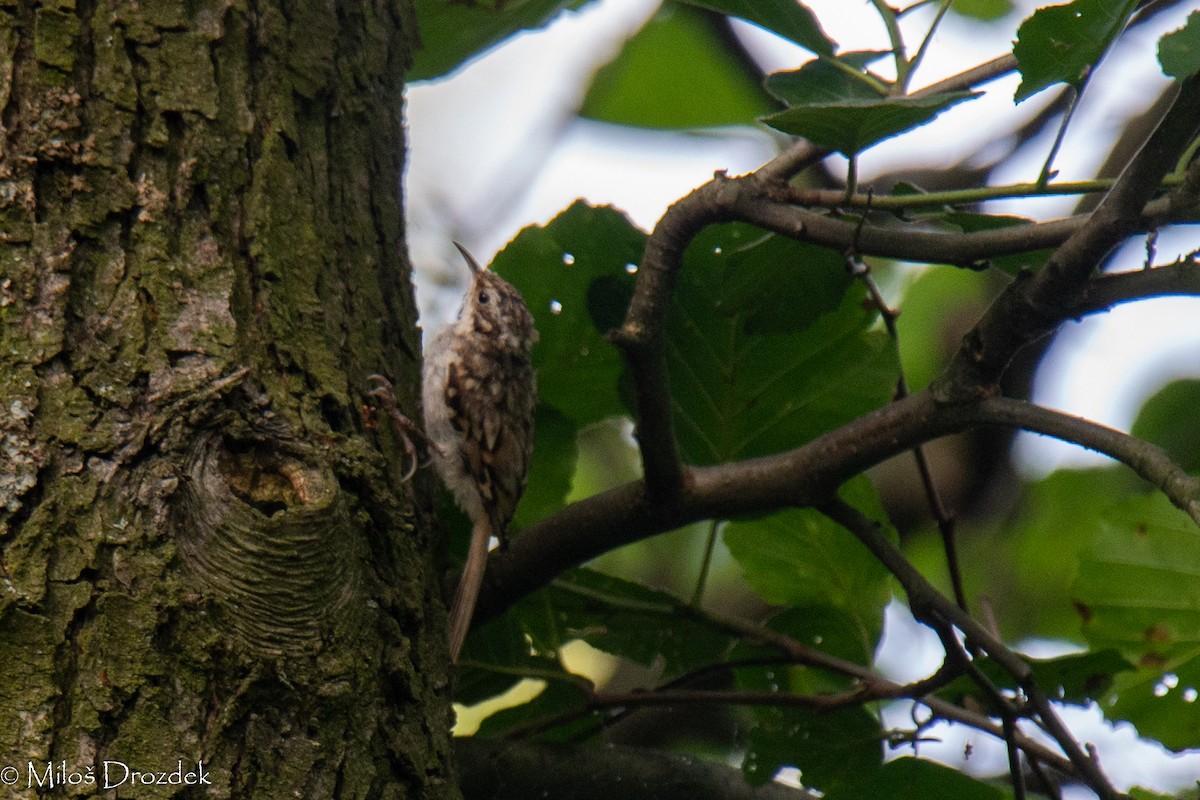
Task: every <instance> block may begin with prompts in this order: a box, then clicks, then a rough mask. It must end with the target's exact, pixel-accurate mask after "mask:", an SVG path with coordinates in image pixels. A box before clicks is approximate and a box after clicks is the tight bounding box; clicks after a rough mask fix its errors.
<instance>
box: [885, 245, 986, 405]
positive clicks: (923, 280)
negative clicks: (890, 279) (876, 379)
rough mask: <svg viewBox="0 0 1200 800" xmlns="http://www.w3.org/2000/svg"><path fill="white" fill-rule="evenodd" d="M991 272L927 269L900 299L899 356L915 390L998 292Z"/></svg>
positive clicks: (958, 343)
mask: <svg viewBox="0 0 1200 800" xmlns="http://www.w3.org/2000/svg"><path fill="white" fill-rule="evenodd" d="M994 278H995V276H994V275H989V274H988V273H981V272H975V271H973V270H965V269H957V268H947V267H937V268H933V269H928V270H925V271H924V272H923V273H922V274H921V276H920V277H919V278H917V279H916V281H915V282H913V284H912V285H911V286H909V287H908V290H907V291H906V292H905V293H904V297H903V299H902V300H901V302H900V316H899V318H897V320H896V327H897V329H898V330H899V336H898V337H897V338H898V340H899V342H900V358H901V363H903V364H904V371H905V374H906V376H907V377H908V383H909V386H911V387H912V389H913V390H914V391H915V390H917V389H922V388H924V387H925V386H927V385H929V382H930V381H932V380H933V379H934V378H936V377H937V376H938V375H939V374H941V372H942V370H943V369H945V368H946V365H947V364H948V363H950V359H951V358H952V357H953V356H954V354H955V353H957V352H958V349H959V347H960V346H961V344H962V336H963V333H965V332H966V331H967V330H968V329H969V327H970V325H971V324H973V323H974V321H975V320H976V319H977V318H978V316H979V315H980V314H982V313H983V311H984V309H986V308H987V306H988V305H989V304H990V303H991V300H992V295H993V294H994V292H995V291H998V289H997V287H996V286H995V285H994Z"/></svg>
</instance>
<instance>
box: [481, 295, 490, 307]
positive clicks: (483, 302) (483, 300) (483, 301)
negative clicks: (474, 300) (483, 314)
mask: <svg viewBox="0 0 1200 800" xmlns="http://www.w3.org/2000/svg"><path fill="white" fill-rule="evenodd" d="M491 299H492V296H491V295H489V294H488V293H487V292H480V293H479V304H480V305H484V306H486V305H487V304H488V302H489V301H490V300H491Z"/></svg>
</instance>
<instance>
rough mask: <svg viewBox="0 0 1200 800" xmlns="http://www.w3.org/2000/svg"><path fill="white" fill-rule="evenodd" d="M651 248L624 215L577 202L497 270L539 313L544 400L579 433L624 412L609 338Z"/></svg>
mask: <svg viewBox="0 0 1200 800" xmlns="http://www.w3.org/2000/svg"><path fill="white" fill-rule="evenodd" d="M645 244H646V234H644V233H643V232H642V231H640V230H638V229H637V228H636V227H634V225H633V224H632V223H631V222H630V221H629V220H628V219H627V218H626V217H625V216H624V215H623V214H621V212H619V211H617V210H615V209H613V208H611V207H609V206H600V207H595V208H593V207H591V206H588V205H587V204H586V203H584V202H582V201H578V202H576V203H575V204H574V205H572V206H571V207H570V208H568V209H567V210H566V211H564V212H563V213H561V214H559V215H558V216H557V217H555V218H554V219H553V220H551V221H550V223H549V224H547V225H546V226H544V227H538V226H531V227H528V228H525V229H524V230H523V231H521V232H520V233H519V234H517V237H516V238H515V239H513V241H512V242H510V243H509V244H508V246H507V247H505V248H504V250H502V251H501V252H500V253H498V254H497V255H496V258H495V261H494V262H493V264H492V267H493V269H495V270H496V272H497V273H499V274H500V275H502V276H503V277H505V278H506V279H508V280H509V281H511V282H512V283H513V285H514V286H516V287H517V288H518V289H520V290H521V294H522V295H523V296H524V298H525V304H526V305H528V306H529V310H530V311H531V312H533V318H534V321H535V323H536V325H537V329H538V333H539V334H540V336H541V339H540V341H539V342H538V344H537V345H536V346H535V347H534V349H533V365H534V367H535V368H536V369H537V373H538V398H539V399H540V400H541V402H542V403H544V404H546V405H548V406H553V407H554V408H555V409H557V410H558V411H559V412H561V413H562V414H563V415H565V416H566V417H567V418H568V419H570V420H571V421H572V422H574V423H575V424H576V425H578V426H580V427H582V426H584V425H588V424H590V423H593V422H597V421H599V420H602V419H605V418H606V417H611V416H617V415H620V414H623V413H625V407H624V405H623V404H622V403H621V400H620V397H619V395H618V393H617V383H618V381H619V379H620V376H621V373H622V371H623V370H624V363H623V361H622V360H621V356H620V353H618V352H617V349H616V348H615V347H613V346H612V345H611V344H609V343H608V341H607V340H606V339H605V338H604V334H605V333H607V331H608V329H609V328H610V327H611V326H612V325H614V324H617V323H618V322H620V320H621V318H622V317H623V316H624V314H625V309H626V308H627V307H628V305H629V299H630V298H631V297H632V296H633V281H634V278H633V274H632V273H631V269H632V268H634V267H636V265H637V264H638V263H639V262H640V261H641V258H642V249H643V248H644V247H645Z"/></svg>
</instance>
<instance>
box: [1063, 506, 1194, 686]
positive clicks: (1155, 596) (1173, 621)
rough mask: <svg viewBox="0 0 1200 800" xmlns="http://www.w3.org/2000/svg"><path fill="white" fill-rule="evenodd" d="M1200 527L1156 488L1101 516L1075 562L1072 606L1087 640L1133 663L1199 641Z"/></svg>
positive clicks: (1162, 657) (1160, 658) (1161, 658)
mask: <svg viewBox="0 0 1200 800" xmlns="http://www.w3.org/2000/svg"><path fill="white" fill-rule="evenodd" d="M1197 564H1200V531H1197V529H1196V525H1195V523H1193V522H1192V521H1191V520H1190V519H1189V518H1188V517H1187V516H1186V515H1185V514H1184V513H1183V512H1182V511H1180V510H1179V509H1177V508H1175V507H1174V506H1172V505H1171V504H1170V503H1169V502H1168V501H1167V499H1166V498H1165V497H1163V496H1162V495H1159V494H1155V495H1149V496H1142V497H1134V498H1130V499H1128V500H1126V501H1124V502H1122V503H1121V505H1120V506H1119V507H1117V508H1114V509H1112V510H1110V511H1109V512H1108V513H1107V514H1106V515H1105V517H1104V519H1103V522H1102V524H1101V527H1100V530H1099V531H1098V532H1097V533H1096V535H1095V537H1094V538H1093V540H1092V542H1091V544H1090V545H1089V547H1088V548H1087V550H1086V551H1085V552H1084V553H1083V554H1082V556H1081V558H1080V563H1079V574H1078V577H1077V578H1076V580H1075V585H1074V594H1075V602H1076V606H1077V607H1078V609H1079V613H1080V615H1081V616H1082V618H1083V622H1084V625H1083V631H1084V635H1085V636H1086V637H1087V639H1088V641H1089V642H1091V643H1092V644H1093V645H1096V646H1101V647H1117V648H1120V649H1122V650H1123V651H1124V652H1127V653H1131V654H1133V655H1134V656H1136V657H1138V658H1140V660H1141V663H1163V662H1166V661H1168V660H1170V659H1172V658H1175V657H1177V656H1178V655H1179V654H1180V653H1183V652H1188V651H1192V650H1195V649H1196V648H1198V647H1200V570H1198V569H1197V567H1196V565H1197Z"/></svg>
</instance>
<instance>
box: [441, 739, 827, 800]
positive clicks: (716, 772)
mask: <svg viewBox="0 0 1200 800" xmlns="http://www.w3.org/2000/svg"><path fill="white" fill-rule="evenodd" d="M454 745H455V750H456V753H457V756H458V764H459V770H460V779H461V788H462V792H463V796H464V797H465V798H467V800H483V798H487V800H526V798H530V797H537V798H547V800H553V799H554V798H571V800H611V798H614V797H621V798H629V799H630V800H674V799H675V798H679V800H814V799H815V795H813V794H812V793H810V792H807V791H805V790H803V789H794V788H791V787H788V786H784V785H783V784H779V783H768V784H766V785H765V786H759V787H754V786H751V785H750V784H748V783H747V782H746V780H745V778H744V777H742V772H741V770H739V769H736V768H735V767H727V766H724V765H722V764H713V763H710V762H707V761H701V760H700V759H697V758H688V757H685V756H680V755H678V754H674V753H662V752H658V751H652V750H644V749H640V748H634V747H619V746H615V745H605V746H603V747H594V746H576V745H550V744H533V743H530V742H498V741H489V740H484V739H478V738H475V737H471V738H466V739H455V740H454Z"/></svg>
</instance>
